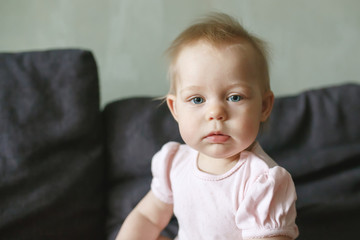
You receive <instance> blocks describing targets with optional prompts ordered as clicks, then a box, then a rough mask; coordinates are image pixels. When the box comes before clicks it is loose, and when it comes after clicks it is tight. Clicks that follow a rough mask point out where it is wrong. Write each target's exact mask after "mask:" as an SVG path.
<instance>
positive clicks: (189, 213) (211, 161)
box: [117, 14, 298, 240]
mask: <svg viewBox="0 0 360 240" xmlns="http://www.w3.org/2000/svg"><path fill="white" fill-rule="evenodd" d="M168 53H169V56H170V60H171V62H170V67H169V75H170V79H171V88H170V91H169V93H168V95H167V97H166V102H167V104H168V107H169V109H170V111H171V113H172V115H173V117H174V118H175V120H176V121H177V123H178V125H179V129H180V134H181V137H182V138H183V140H184V142H185V143H186V145H182V144H179V143H175V142H170V143H167V144H165V145H164V146H163V147H162V149H161V150H160V151H159V152H158V153H157V154H156V155H155V156H154V157H153V161H152V172H153V180H152V183H151V190H150V191H149V193H148V194H147V195H146V196H145V197H144V198H143V199H142V200H141V201H140V203H139V204H138V205H137V206H136V207H135V209H134V210H133V211H132V212H131V213H130V215H129V216H128V217H127V218H126V220H125V222H124V224H123V226H122V228H121V229H120V232H119V235H118V236H117V239H124V240H135V239H147V240H148V239H164V238H163V237H161V236H159V235H160V232H161V231H162V229H163V228H165V227H166V225H167V224H168V222H169V221H170V218H171V217H172V215H173V214H175V216H176V217H177V219H178V222H179V232H178V236H177V238H176V239H179V240H195V239H196V240H200V239H206V240H210V239H225V240H234V239H272V240H275V239H276V240H280V239H281V240H282V239H295V238H296V237H297V236H298V228H297V226H296V224H295V218H296V209H295V200H296V192H295V187H294V183H293V181H292V179H291V176H290V175H289V173H288V172H287V171H286V170H285V169H283V168H281V167H279V166H278V165H277V164H276V163H275V162H274V161H273V160H272V159H271V158H270V157H269V156H268V155H267V154H266V153H265V152H264V151H263V150H262V148H261V147H260V145H259V143H257V142H256V137H257V134H258V132H259V129H260V127H261V124H262V123H264V122H265V121H266V120H267V119H268V117H269V115H270V112H271V110H272V106H273V102H274V95H273V93H272V91H271V90H270V83H269V72H268V64H267V60H266V50H265V44H264V42H263V41H261V40H260V39H258V38H256V37H255V36H252V35H251V34H249V33H248V32H247V31H246V30H245V29H244V28H243V27H242V26H241V25H240V24H239V23H238V22H237V21H235V20H234V19H232V18H231V17H229V16H227V15H225V14H214V15H211V16H210V17H208V18H206V19H205V20H203V21H202V22H199V23H197V24H195V25H192V26H190V27H189V28H188V29H186V30H185V31H184V32H183V33H182V34H180V35H179V37H178V38H177V39H175V41H174V42H173V44H172V45H171V47H170V48H169V49H168Z"/></svg>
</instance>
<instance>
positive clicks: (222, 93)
mask: <svg viewBox="0 0 360 240" xmlns="http://www.w3.org/2000/svg"><path fill="white" fill-rule="evenodd" d="M256 54H257V53H256V51H255V50H254V49H253V48H252V47H251V45H250V44H247V43H244V44H236V45H234V44H233V45H224V46H219V47H214V46H212V45H211V44H209V43H208V42H206V41H198V42H196V43H195V44H192V45H189V46H186V47H185V48H184V49H182V51H181V52H180V54H179V56H178V58H177V61H176V64H175V69H176V76H177V77H176V80H175V81H176V92H175V94H174V95H169V96H168V105H169V108H170V110H171V111H172V113H173V115H174V117H175V119H176V120H177V122H178V124H179V129H180V133H181V136H182V138H183V140H184V141H185V143H187V144H188V145H189V146H191V147H193V148H194V149H196V150H198V151H199V152H200V153H201V154H204V155H205V156H208V157H211V158H222V159H231V158H237V157H238V155H239V154H240V152H241V151H243V150H246V149H247V148H249V147H250V146H251V145H252V143H253V142H254V141H255V138H256V136H257V134H258V131H259V127H260V123H261V122H263V121H265V120H266V118H267V117H268V114H265V113H264V112H265V111H264V108H266V106H264V99H266V98H264V94H265V93H264V90H263V89H264V88H263V86H262V84H261V83H262V82H263V81H262V79H261V77H262V76H263V74H262V73H261V68H259V64H258V63H257V59H258V58H257V55H256Z"/></svg>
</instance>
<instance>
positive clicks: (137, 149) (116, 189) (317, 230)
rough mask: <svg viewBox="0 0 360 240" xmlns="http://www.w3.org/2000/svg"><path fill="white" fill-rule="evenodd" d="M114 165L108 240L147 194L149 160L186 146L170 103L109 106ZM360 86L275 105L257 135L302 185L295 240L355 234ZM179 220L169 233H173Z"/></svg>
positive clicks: (359, 209)
mask: <svg viewBox="0 0 360 240" xmlns="http://www.w3.org/2000/svg"><path fill="white" fill-rule="evenodd" d="M104 116H105V125H106V139H107V147H106V153H107V161H108V164H109V175H108V177H109V186H110V188H109V212H110V215H109V217H108V222H107V224H108V239H114V238H115V235H116V233H117V232H118V230H119V228H120V226H121V224H122V222H123V221H124V219H125V218H126V216H127V215H128V213H129V212H130V211H131V210H132V208H133V207H134V206H135V205H136V204H137V202H138V201H139V200H140V199H141V198H142V196H143V195H144V194H145V193H146V192H147V191H148V190H149V189H150V181H151V171H150V163H151V158H152V156H153V154H154V153H155V152H157V151H158V150H160V147H161V146H162V144H164V143H165V142H168V141H181V140H180V135H179V132H178V129H177V126H176V123H175V121H174V120H173V119H172V117H171V114H170V112H169V111H168V109H167V107H166V105H160V101H154V100H153V99H151V98H132V99H126V100H120V101H117V102H114V103H111V104H110V105H108V106H107V107H106V108H105V112H104ZM359 119H360V86H359V85H355V84H349V85H342V86H335V87H327V88H323V89H317V90H311V91H306V92H304V93H302V94H299V95H297V96H292V97H280V98H277V99H276V100H275V105H274V110H273V113H272V116H271V118H270V120H269V122H267V124H266V125H265V126H264V127H263V130H262V132H261V134H260V135H259V137H258V140H259V141H260V143H261V145H262V146H263V148H264V149H265V150H266V151H267V152H268V154H269V155H270V156H272V157H273V158H274V159H275V160H276V161H277V162H278V163H279V164H280V165H282V166H284V167H285V168H287V169H288V170H289V171H290V173H291V174H292V176H293V178H294V182H295V184H296V187H297V193H298V201H297V209H298V219H297V223H298V225H299V229H300V236H299V238H298V239H304V240H315V239H316V240H318V239H327V240H335V239H340V237H347V238H353V237H355V236H357V235H358V234H357V231H356V230H357V229H356V225H357V224H358V216H359V215H360V188H359V186H360V124H359ZM176 231H177V226H176V221H175V220H174V219H173V221H172V223H171V224H170V227H168V229H166V234H168V236H175V235H176Z"/></svg>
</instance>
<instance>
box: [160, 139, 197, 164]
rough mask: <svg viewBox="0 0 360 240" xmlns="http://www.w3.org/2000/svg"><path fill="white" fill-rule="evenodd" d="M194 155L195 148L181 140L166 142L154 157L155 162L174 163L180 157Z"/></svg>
mask: <svg viewBox="0 0 360 240" xmlns="http://www.w3.org/2000/svg"><path fill="white" fill-rule="evenodd" d="M193 155H194V150H193V149H191V148H190V147H189V146H187V145H186V144H181V143H179V142H168V143H166V144H164V145H163V146H162V147H161V149H160V151H158V152H157V153H156V154H155V155H154V157H153V162H154V161H155V162H162V163H163V164H164V163H166V164H172V162H173V161H177V160H178V159H183V158H188V157H191V156H193Z"/></svg>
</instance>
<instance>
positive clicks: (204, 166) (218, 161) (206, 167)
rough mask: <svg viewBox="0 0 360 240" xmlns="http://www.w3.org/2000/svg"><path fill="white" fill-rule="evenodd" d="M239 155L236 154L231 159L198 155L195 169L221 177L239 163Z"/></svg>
mask: <svg viewBox="0 0 360 240" xmlns="http://www.w3.org/2000/svg"><path fill="white" fill-rule="evenodd" d="M239 157H240V154H237V155H235V156H233V157H231V158H226V159H223V158H212V157H209V156H206V155H204V154H202V153H199V156H198V159H197V167H198V168H199V170H200V171H202V172H205V173H209V174H213V175H222V174H224V173H226V172H228V171H229V170H230V169H232V168H233V167H234V166H235V165H236V163H237V162H238V161H239Z"/></svg>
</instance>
